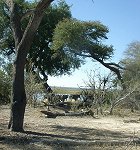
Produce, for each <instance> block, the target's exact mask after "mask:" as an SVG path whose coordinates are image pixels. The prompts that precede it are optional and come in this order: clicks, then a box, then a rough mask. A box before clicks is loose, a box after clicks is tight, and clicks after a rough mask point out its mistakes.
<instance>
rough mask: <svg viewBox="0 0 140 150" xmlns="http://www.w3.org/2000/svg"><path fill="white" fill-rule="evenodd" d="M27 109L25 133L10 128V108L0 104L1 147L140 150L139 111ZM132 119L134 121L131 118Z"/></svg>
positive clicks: (12, 148)
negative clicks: (63, 113) (51, 114)
mask: <svg viewBox="0 0 140 150" xmlns="http://www.w3.org/2000/svg"><path fill="white" fill-rule="evenodd" d="M42 109H43V108H36V109H34V108H27V109H26V114H25V123H24V125H25V126H24V129H25V131H26V132H25V133H15V132H10V131H9V130H7V124H8V120H9V112H10V110H9V108H8V107H7V106H1V107H0V150H2V149H3V150H19V149H24V150H41V149H43V150H60V149H61V150H85V149H86V150H93V149H95V150H102V149H103V150H114V149H115V150H139V149H140V139H139V137H140V122H139V118H140V115H139V114H133V115H131V117H130V116H126V117H124V116H123V117H118V116H115V117H114V116H113V117H110V116H106V117H101V118H98V119H95V118H92V117H68V116H67V117H57V118H56V119H52V118H45V116H44V115H43V114H41V113H40V110H42ZM132 120H133V121H132Z"/></svg>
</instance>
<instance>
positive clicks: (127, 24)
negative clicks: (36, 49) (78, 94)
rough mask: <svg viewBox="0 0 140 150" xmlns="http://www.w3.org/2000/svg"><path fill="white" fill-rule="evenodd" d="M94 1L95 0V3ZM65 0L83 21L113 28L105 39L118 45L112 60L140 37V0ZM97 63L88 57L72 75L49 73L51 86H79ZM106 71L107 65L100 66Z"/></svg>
mask: <svg viewBox="0 0 140 150" xmlns="http://www.w3.org/2000/svg"><path fill="white" fill-rule="evenodd" d="M93 1H94V3H93ZM93 1H92V0H66V2H67V3H68V4H69V5H72V6H71V12H72V16H73V18H77V19H79V20H83V21H100V22H101V23H103V24H104V25H106V26H107V27H108V28H109V30H110V32H109V34H108V38H109V39H108V40H106V43H107V44H109V45H113V46H114V48H115V52H114V57H113V58H112V61H113V62H116V63H117V62H119V60H120V59H122V58H123V52H124V51H125V50H126V49H127V46H128V44H130V43H131V42H133V41H140V0H93ZM95 66H97V67H98V66H99V65H98V64H97V63H94V62H91V61H90V60H88V61H87V63H86V64H85V65H83V66H82V67H81V68H79V69H78V70H75V71H74V72H73V73H72V75H70V76H68V75H65V76H60V77H49V80H48V83H49V85H51V86H61V87H62V86H65V87H78V86H84V82H83V81H88V79H87V73H86V72H90V70H93V69H94V68H95ZM101 71H102V72H104V73H106V71H107V69H105V68H103V67H102V68H101Z"/></svg>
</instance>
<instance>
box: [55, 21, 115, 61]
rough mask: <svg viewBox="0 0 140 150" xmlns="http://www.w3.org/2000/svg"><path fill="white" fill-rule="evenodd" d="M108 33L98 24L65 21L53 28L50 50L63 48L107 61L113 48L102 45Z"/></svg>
mask: <svg viewBox="0 0 140 150" xmlns="http://www.w3.org/2000/svg"><path fill="white" fill-rule="evenodd" d="M108 32H109V31H108V28H107V27H106V26H104V25H103V24H101V23H100V22H83V21H79V20H75V19H71V20H70V19H65V20H63V21H61V22H60V23H59V24H58V25H57V27H56V28H55V31H54V35H53V44H52V49H55V50H57V49H60V48H63V50H64V51H70V52H72V53H76V54H79V55H83V54H88V55H89V57H92V56H93V55H96V56H97V57H98V58H100V59H108V58H110V57H111V55H112V54H113V47H112V46H107V45H104V44H102V40H104V39H107V36H106V34H107V33H108Z"/></svg>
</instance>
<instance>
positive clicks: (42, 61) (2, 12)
mask: <svg viewBox="0 0 140 150" xmlns="http://www.w3.org/2000/svg"><path fill="white" fill-rule="evenodd" d="M18 3H19V4H20V5H19V7H18V9H19V11H20V13H21V14H20V15H22V14H23V13H24V12H28V11H29V13H30V12H31V11H32V10H33V9H34V7H35V6H36V5H37V3H36V2H27V1H26V2H24V1H19V2H18ZM64 18H67V19H70V18H71V12H70V8H69V6H68V5H67V4H66V3H65V2H64V1H60V2H59V3H58V4H53V5H51V6H50V7H49V8H48V9H47V10H46V11H45V15H44V17H43V19H42V22H41V24H40V26H39V28H38V30H37V32H36V34H35V37H34V41H33V43H32V46H31V49H30V50H29V53H28V55H27V60H26V68H27V70H28V69H29V68H32V71H36V70H38V72H40V73H41V74H42V75H44V76H45V75H46V73H47V74H50V75H61V74H64V73H70V72H71V71H72V69H75V68H78V67H80V64H81V61H80V60H79V59H78V58H76V57H74V56H73V57H71V56H70V55H67V53H65V52H64V51H62V50H60V49H58V50H57V51H54V50H53V49H51V48H50V46H51V44H52V36H53V32H54V29H55V27H56V25H57V23H58V22H59V21H62V20H63V19H64ZM29 19H30V17H28V16H27V17H26V16H24V17H22V24H21V26H22V30H23V31H24V30H25V28H26V26H27V24H28V22H29ZM0 20H1V21H0V25H1V26H0V39H1V40H0V49H1V53H3V54H6V55H10V54H12V53H15V43H14V38H13V36H12V29H11V27H10V18H9V14H8V13H7V6H6V5H5V3H2V2H1V6H0Z"/></svg>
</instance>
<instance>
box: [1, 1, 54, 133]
mask: <svg viewBox="0 0 140 150" xmlns="http://www.w3.org/2000/svg"><path fill="white" fill-rule="evenodd" d="M51 2H53V0H40V1H39V2H38V3H37V5H36V6H35V7H34V9H33V10H26V11H22V7H21V6H22V4H25V0H5V1H3V3H4V4H6V7H5V9H6V12H7V14H8V15H9V18H10V25H11V28H12V31H13V37H14V44H15V51H16V58H15V61H14V79H13V91H12V94H13V100H12V106H11V107H12V108H11V119H10V123H9V128H11V130H12V131H18V132H21V131H23V121H24V113H25V107H26V93H25V86H24V67H25V64H26V57H27V54H28V52H29V50H30V48H31V45H32V41H33V38H34V35H35V33H36V31H37V29H38V27H39V25H40V23H41V20H42V18H43V16H44V12H45V10H46V9H47V8H48V7H49V6H50V4H51ZM25 17H29V18H30V19H29V22H28V23H27V26H26V27H25V29H24V30H22V19H24V18H25Z"/></svg>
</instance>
